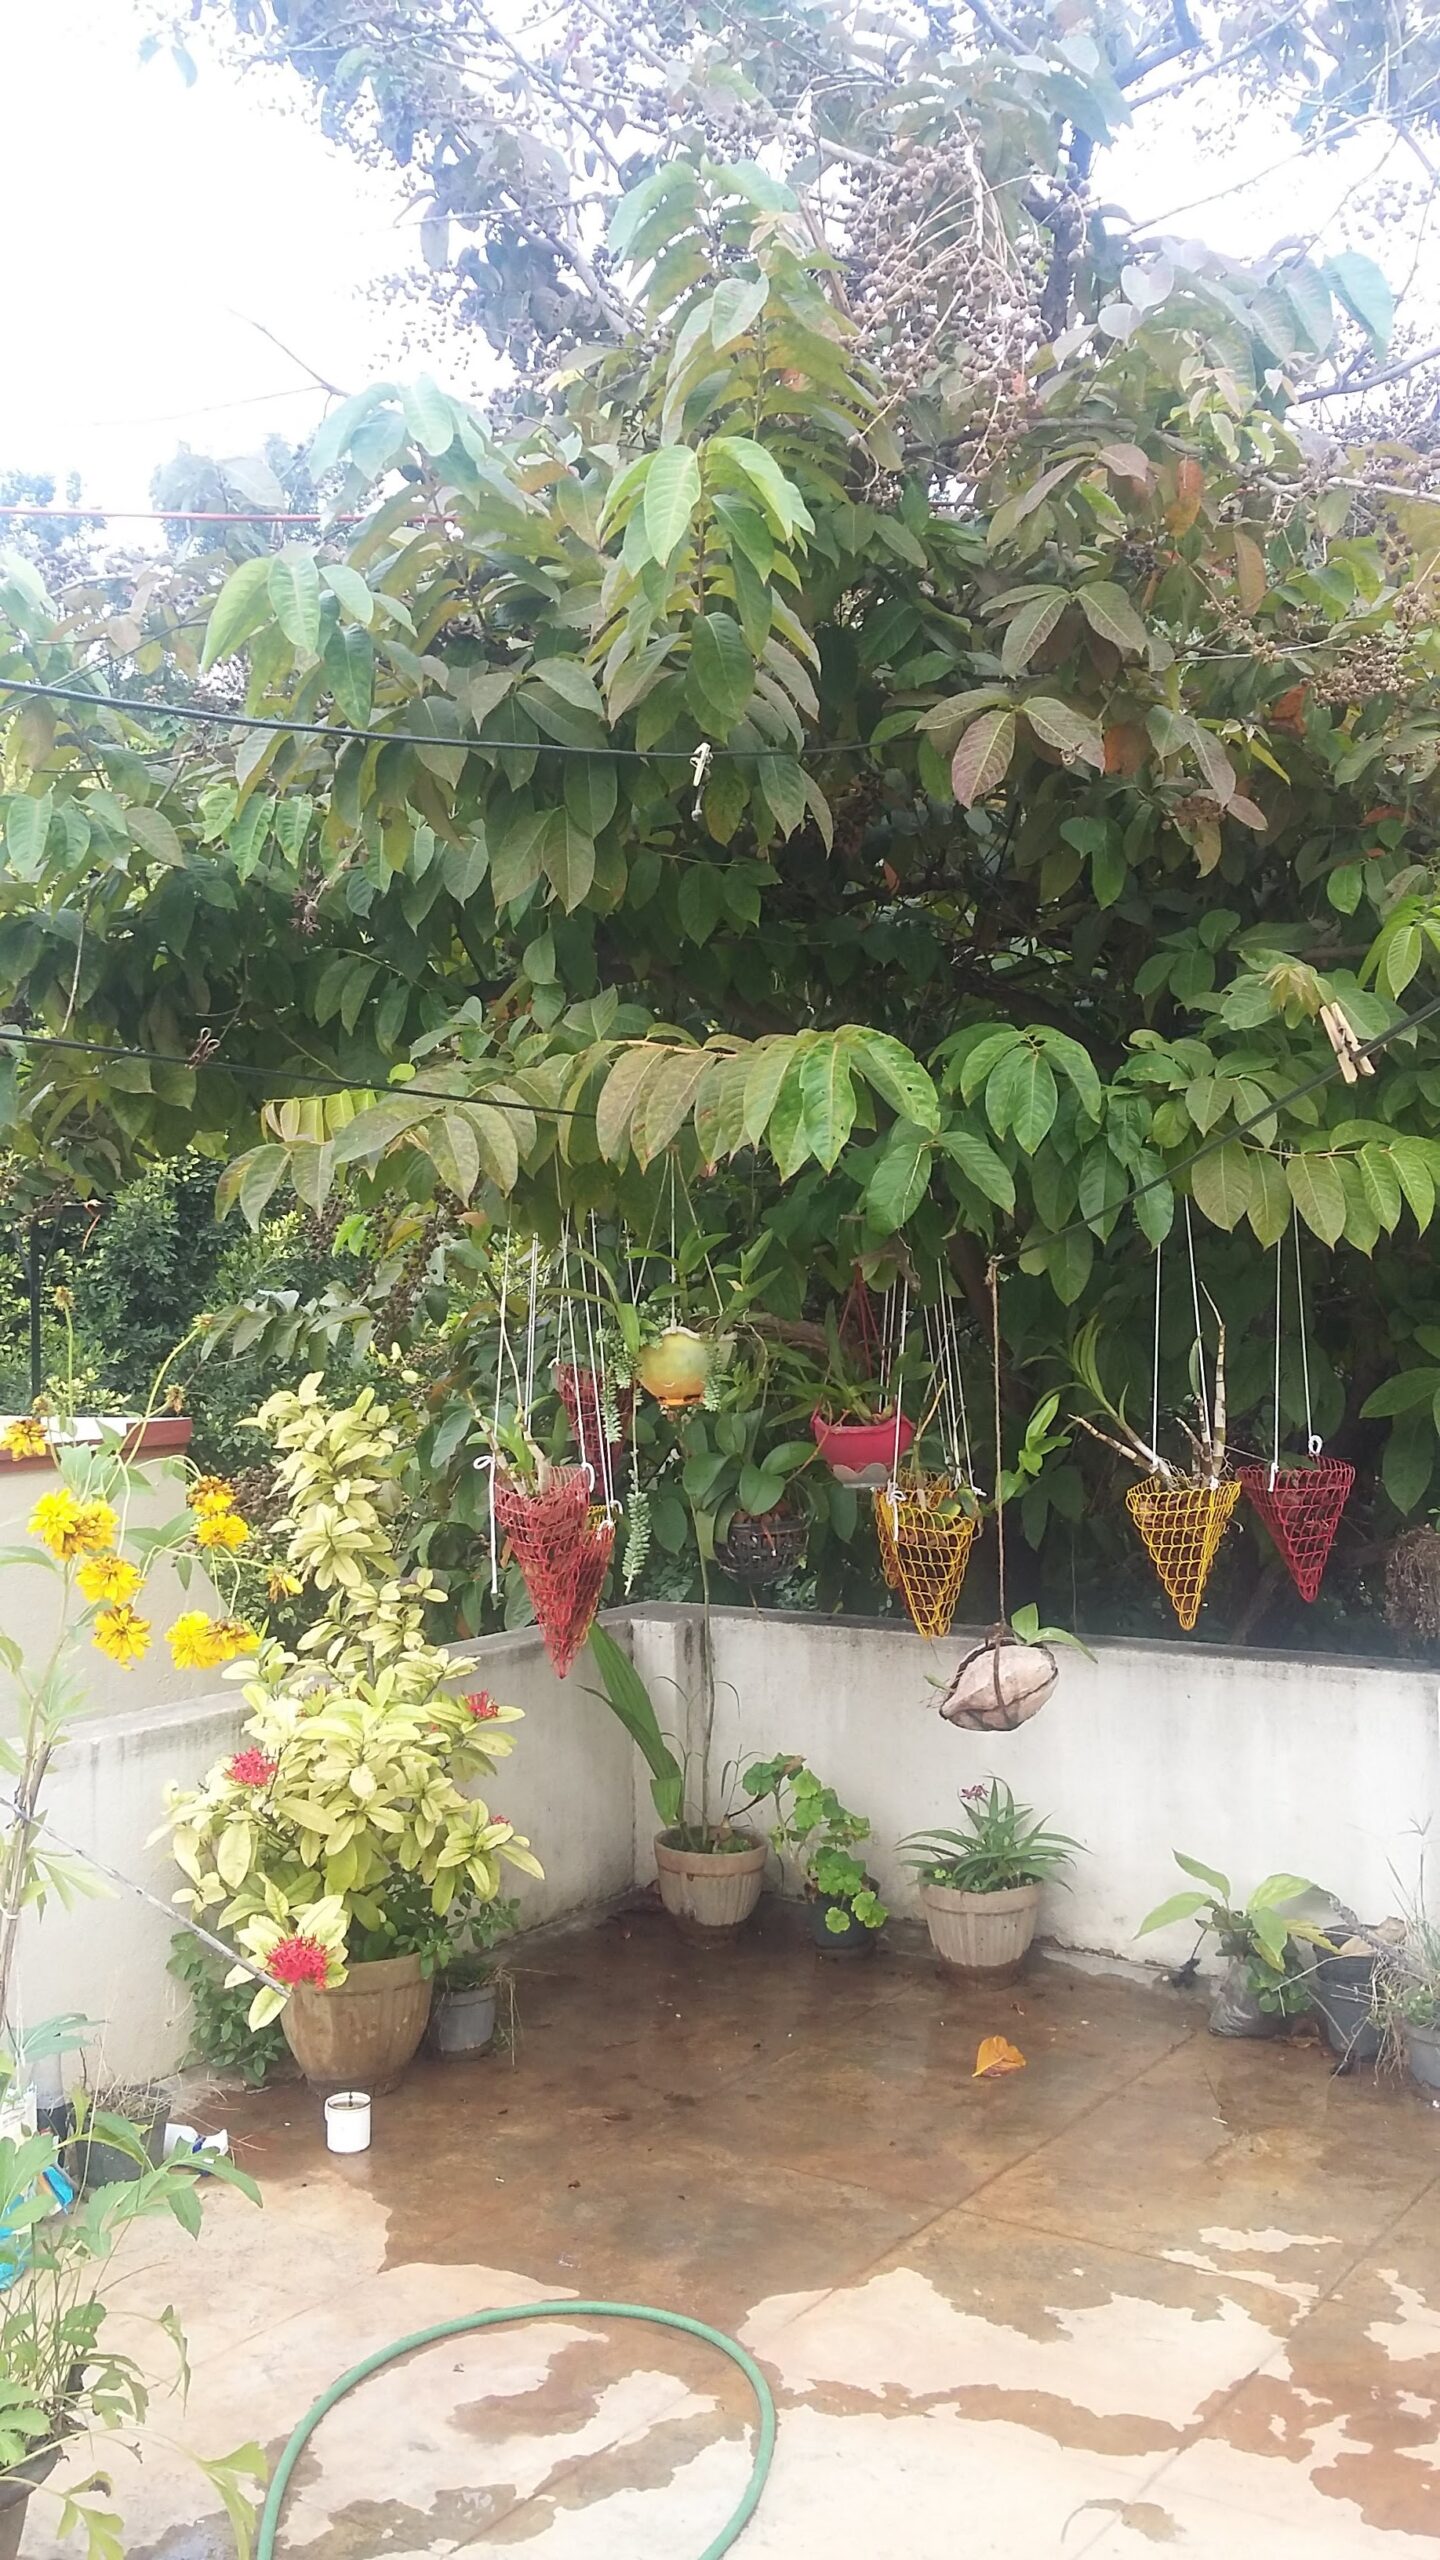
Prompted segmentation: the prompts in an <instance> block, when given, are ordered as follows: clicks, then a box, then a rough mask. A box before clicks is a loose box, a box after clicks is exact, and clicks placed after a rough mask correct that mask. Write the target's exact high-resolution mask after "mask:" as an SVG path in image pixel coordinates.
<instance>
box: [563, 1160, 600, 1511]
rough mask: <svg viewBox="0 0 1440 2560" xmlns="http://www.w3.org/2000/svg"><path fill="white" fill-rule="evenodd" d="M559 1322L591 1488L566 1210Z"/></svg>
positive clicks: (595, 1479) (584, 1375)
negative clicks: (566, 1345) (567, 1345)
mask: <svg viewBox="0 0 1440 2560" xmlns="http://www.w3.org/2000/svg"><path fill="white" fill-rule="evenodd" d="M556 1186H557V1188H558V1186H559V1168H558V1166H557V1168H556ZM560 1324H561V1326H562V1327H563V1328H564V1329H565V1330H566V1331H567V1332H568V1333H569V1336H570V1375H571V1377H572V1379H573V1380H574V1382H575V1437H576V1439H577V1440H578V1441H579V1443H580V1464H581V1466H582V1467H583V1468H584V1470H585V1472H586V1474H587V1475H588V1477H589V1478H590V1483H591V1486H592V1488H593V1487H594V1486H596V1485H598V1483H599V1482H600V1470H599V1467H598V1464H597V1462H596V1460H595V1459H594V1458H592V1457H591V1454H590V1449H589V1445H588V1444H589V1439H590V1436H591V1433H592V1432H593V1430H594V1428H595V1423H596V1416H595V1415H594V1414H593V1413H592V1412H591V1410H590V1397H589V1394H588V1393H587V1391H586V1388H587V1379H588V1377H589V1375H590V1373H589V1372H588V1371H587V1370H586V1369H585V1366H584V1364H583V1362H582V1360H581V1358H580V1345H579V1342H578V1340H577V1338H576V1333H575V1293H574V1290H573V1289H572V1287H571V1283H570V1218H569V1213H568V1211H567V1213H566V1215H565V1216H564V1218H562V1220H561V1222H560ZM587 1421H588V1422H589V1424H590V1430H589V1431H587V1429H586V1423H587ZM600 1430H601V1435H602V1437H603V1434H604V1425H603V1423H602V1424H601V1425H600Z"/></svg>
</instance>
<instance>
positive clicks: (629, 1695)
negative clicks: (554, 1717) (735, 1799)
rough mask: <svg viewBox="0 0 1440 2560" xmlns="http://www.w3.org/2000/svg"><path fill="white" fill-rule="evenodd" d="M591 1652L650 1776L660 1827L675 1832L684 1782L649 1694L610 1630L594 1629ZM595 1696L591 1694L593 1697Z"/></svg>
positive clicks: (613, 1705) (613, 1706)
mask: <svg viewBox="0 0 1440 2560" xmlns="http://www.w3.org/2000/svg"><path fill="white" fill-rule="evenodd" d="M590 1651H591V1654H592V1656H593V1658H594V1662H595V1668H596V1670H597V1671H598V1672H599V1674H600V1677H601V1680H602V1681H603V1683H604V1696H605V1702H606V1704H607V1705H608V1706H609V1707H610V1708H611V1710H612V1711H613V1713H614V1714H615V1715H617V1716H618V1717H619V1719H620V1722H621V1723H622V1724H623V1726H624V1727H625V1730H626V1732H627V1733H628V1734H629V1736H630V1739H631V1741H632V1742H633V1743H634V1744H635V1746H636V1748H637V1750H638V1751H639V1752H640V1754H641V1756H642V1758H643V1760H644V1762H645V1765H646V1767H647V1769H648V1770H649V1772H650V1778H651V1794H652V1795H653V1797H654V1800H655V1810H656V1812H657V1813H658V1815H659V1817H660V1821H661V1824H662V1826H663V1827H664V1828H665V1829H666V1830H673V1829H674V1828H675V1826H676V1825H677V1823H678V1822H679V1821H680V1819H681V1813H682V1809H683V1804H684V1795H685V1778H684V1772H683V1771H682V1769H681V1767H680V1763H679V1761H678V1760H677V1759H676V1757H675V1754H674V1752H673V1751H672V1750H671V1749H670V1746H669V1744H668V1743H667V1742H666V1740H665V1738H664V1736H663V1734H662V1733H661V1731H660V1719H659V1717H658V1716H657V1715H656V1713H655V1708H654V1703H653V1701H652V1699H651V1696H650V1692H649V1690H648V1689H647V1688H646V1686H645V1683H644V1681H643V1680H642V1679H641V1677H640V1674H639V1672H638V1671H637V1670H636V1668H635V1665H634V1663H633V1662H631V1661H630V1660H629V1659H628V1658H627V1656H626V1655H625V1654H623V1653H622V1652H621V1650H620V1647H619V1646H618V1644H617V1643H616V1641H615V1639H614V1637H613V1636H612V1635H611V1634H610V1632H609V1630H608V1629H607V1628H605V1627H598V1626H597V1627H592V1628H591V1630H590ZM595 1694H596V1692H595V1691H594V1690H591V1692H590V1695H591V1696H592V1697H593V1696H595Z"/></svg>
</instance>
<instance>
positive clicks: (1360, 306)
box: [1320, 249, 1395, 354]
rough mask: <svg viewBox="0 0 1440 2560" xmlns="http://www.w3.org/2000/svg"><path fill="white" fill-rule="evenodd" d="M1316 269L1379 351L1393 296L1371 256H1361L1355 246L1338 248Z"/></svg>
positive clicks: (1391, 318) (1385, 340)
mask: <svg viewBox="0 0 1440 2560" xmlns="http://www.w3.org/2000/svg"><path fill="white" fill-rule="evenodd" d="M1320 272H1321V274H1322V276H1323V277H1324V278H1325V281H1326V283H1327V284H1328V285H1330V286H1332V287H1333V289H1334V291H1335V292H1336V293H1337V294H1338V295H1339V297H1340V300H1341V301H1342V302H1343V303H1344V305H1345V308H1346V310H1347V311H1348V312H1349V314H1350V317H1351V319H1352V320H1358V321H1359V323H1360V326H1361V328H1362V329H1363V330H1364V331H1365V333H1366V335H1367V337H1368V338H1369V340H1370V343H1371V345H1372V346H1373V347H1374V348H1375V349H1376V350H1377V352H1378V353H1382V354H1383V352H1384V350H1385V348H1386V347H1388V345H1389V343H1390V332H1391V330H1392V329H1393V328H1394V326H1395V296H1394V294H1393V293H1392V292H1391V289H1390V286H1389V284H1388V283H1387V281H1386V279H1385V277H1384V276H1383V275H1382V273H1381V271H1380V269H1379V268H1378V267H1377V266H1376V264H1375V262H1374V260H1373V258H1364V257H1362V256H1361V255H1360V252H1359V251H1358V249H1342V250H1341V252H1340V254H1339V256H1338V257H1335V258H1327V259H1326V261H1325V263H1324V265H1323V266H1322V268H1321V270H1320Z"/></svg>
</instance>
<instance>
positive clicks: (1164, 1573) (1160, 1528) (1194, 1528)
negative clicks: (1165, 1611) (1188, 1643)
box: [1125, 1476, 1240, 1635]
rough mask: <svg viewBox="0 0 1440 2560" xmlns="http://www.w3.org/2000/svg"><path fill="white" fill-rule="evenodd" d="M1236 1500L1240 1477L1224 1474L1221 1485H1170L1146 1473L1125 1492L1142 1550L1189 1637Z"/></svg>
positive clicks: (1127, 1506) (1238, 1496)
mask: <svg viewBox="0 0 1440 2560" xmlns="http://www.w3.org/2000/svg"><path fill="white" fill-rule="evenodd" d="M1239 1499H1240V1479H1239V1477H1238V1476H1227V1477H1226V1478H1225V1480H1224V1482H1223V1483H1221V1484H1171V1485H1167V1484H1166V1482H1165V1480H1164V1478H1163V1476H1147V1477H1146V1478H1145V1481H1144V1483H1143V1484H1132V1486H1131V1487H1130V1490H1129V1492H1128V1493H1127V1494H1126V1496H1125V1507H1126V1509H1127V1511H1128V1512H1129V1514H1130V1517H1131V1519H1132V1520H1133V1521H1134V1523H1135V1526H1136V1528H1137V1529H1138V1530H1139V1532H1140V1535H1141V1537H1142V1538H1143V1539H1144V1541H1145V1552H1146V1554H1147V1555H1148V1556H1149V1558H1150V1561H1151V1563H1152V1564H1153V1566H1154V1567H1155V1570H1156V1572H1157V1574H1158V1575H1159V1577H1160V1581H1161V1585H1162V1587H1163V1589H1164V1592H1165V1596H1166V1598H1167V1599H1168V1601H1169V1602H1170V1605H1171V1607H1172V1609H1173V1610H1174V1612H1175V1615H1176V1617H1177V1618H1178V1619H1179V1621H1180V1624H1181V1626H1182V1627H1183V1628H1184V1629H1185V1632H1186V1634H1187V1635H1188V1634H1189V1632H1190V1630H1191V1628H1192V1627H1193V1626H1194V1624H1195V1621H1196V1619H1197V1618H1198V1617H1199V1615H1200V1603H1201V1601H1202V1600H1203V1599H1204V1597H1205V1585H1206V1583H1207V1582H1208V1581H1209V1579H1210V1568H1211V1566H1212V1565H1213V1564H1214V1562H1215V1558H1216V1556H1217V1554H1218V1553H1219V1549H1220V1541H1221V1539H1222V1538H1223V1537H1224V1535H1225V1532H1226V1530H1227V1528H1228V1527H1229V1525H1230V1514H1231V1512H1232V1511H1233V1510H1234V1508H1235V1505H1236V1503H1237V1502H1238V1501H1239Z"/></svg>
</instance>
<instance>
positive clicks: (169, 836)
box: [125, 803, 185, 871]
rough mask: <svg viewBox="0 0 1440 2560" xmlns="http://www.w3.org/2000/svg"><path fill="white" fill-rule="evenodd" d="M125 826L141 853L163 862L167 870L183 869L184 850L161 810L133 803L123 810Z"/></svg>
mask: <svg viewBox="0 0 1440 2560" xmlns="http://www.w3.org/2000/svg"><path fill="white" fill-rule="evenodd" d="M125 826H126V831H127V833H128V834H129V835H130V836H131V838H132V839H133V841H134V842H135V843H136V844H138V845H139V847H140V850H141V852H142V853H148V854H149V855H150V857H151V859H152V860H153V861H155V862H163V863H164V865H165V867H166V869H167V871H183V869H184V867H185V850H184V847H183V845H182V844H181V842H180V839H179V837H178V836H177V834H176V833H175V830H174V828H173V827H172V825H171V824H170V821H169V819H168V818H167V817H166V816H165V814H164V811H163V810H161V809H147V808H144V807H142V806H140V804H139V803H134V804H132V806H131V807H130V808H128V809H127V810H126V812H125Z"/></svg>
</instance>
